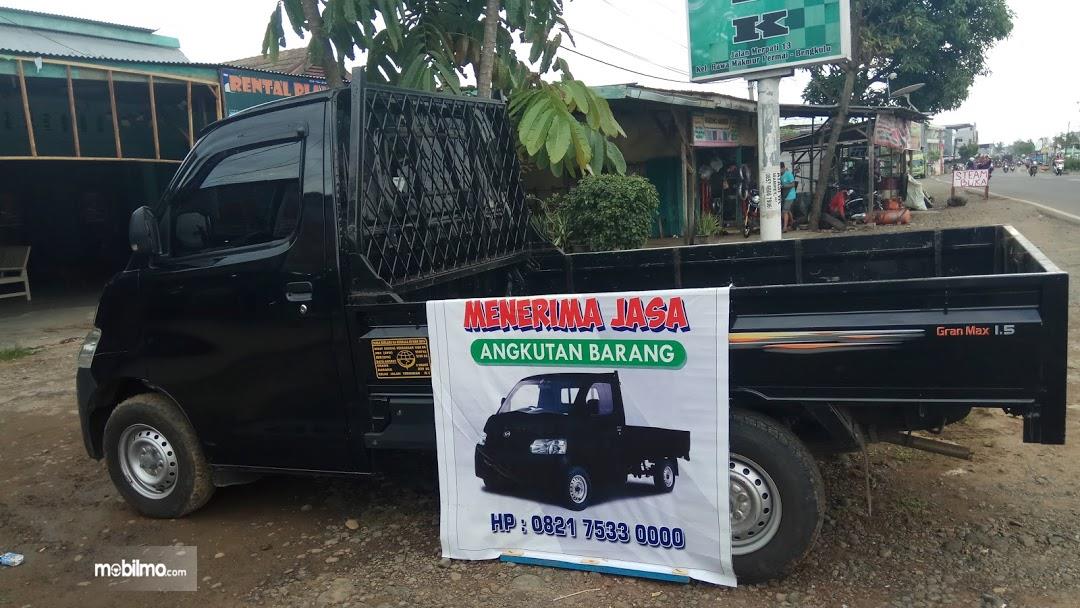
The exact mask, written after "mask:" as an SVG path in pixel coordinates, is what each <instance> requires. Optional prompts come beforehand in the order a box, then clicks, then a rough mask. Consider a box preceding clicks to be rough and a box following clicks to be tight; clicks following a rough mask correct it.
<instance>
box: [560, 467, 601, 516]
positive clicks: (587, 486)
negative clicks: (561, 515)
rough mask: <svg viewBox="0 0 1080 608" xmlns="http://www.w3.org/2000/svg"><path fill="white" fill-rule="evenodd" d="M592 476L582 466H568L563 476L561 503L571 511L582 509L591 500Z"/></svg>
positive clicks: (592, 489)
mask: <svg viewBox="0 0 1080 608" xmlns="http://www.w3.org/2000/svg"><path fill="white" fill-rule="evenodd" d="M596 489H597V488H595V487H593V483H592V477H591V476H590V475H589V472H588V471H586V470H585V469H584V468H583V467H570V468H569V469H568V470H567V471H566V475H564V476H563V483H562V488H561V489H560V491H561V492H562V503H563V506H565V507H566V508H567V509H570V510H571V511H582V510H584V509H585V507H588V506H589V504H590V503H591V502H592V499H593V494H594V493H595V492H596Z"/></svg>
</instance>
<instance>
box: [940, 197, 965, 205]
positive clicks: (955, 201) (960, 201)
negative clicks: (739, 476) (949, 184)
mask: <svg viewBox="0 0 1080 608" xmlns="http://www.w3.org/2000/svg"><path fill="white" fill-rule="evenodd" d="M966 204H967V198H966V197H963V196H950V197H949V200H947V201H945V205H946V206H949V207H963V206H964V205H966Z"/></svg>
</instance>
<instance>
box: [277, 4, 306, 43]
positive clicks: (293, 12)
mask: <svg viewBox="0 0 1080 608" xmlns="http://www.w3.org/2000/svg"><path fill="white" fill-rule="evenodd" d="M282 4H283V5H284V6H285V14H286V15H288V16H289V25H290V26H292V29H293V32H295V33H296V35H297V36H300V37H301V38H303V37H304V29H305V27H306V25H307V17H305V16H304V7H303V5H301V4H300V0H284V2H282Z"/></svg>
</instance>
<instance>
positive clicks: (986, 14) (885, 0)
mask: <svg viewBox="0 0 1080 608" xmlns="http://www.w3.org/2000/svg"><path fill="white" fill-rule="evenodd" d="M860 9H861V11H860V13H861V14H860V15H859V18H860V22H861V28H860V31H859V32H858V33H857V35H858V36H859V38H860V43H861V44H860V45H859V46H860V49H859V51H860V52H859V54H858V55H857V56H856V57H855V62H856V63H857V64H858V66H857V69H856V71H855V82H854V86H853V88H852V95H853V97H854V99H855V100H857V102H858V103H861V104H867V105H885V104H887V103H888V98H887V91H886V86H885V85H886V83H887V82H889V75H890V74H894V73H895V74H896V78H895V79H894V80H892V81H891V87H892V90H894V91H895V90H897V89H899V88H901V87H905V86H908V85H911V84H916V83H920V82H922V83H926V86H925V87H923V88H922V89H920V90H918V91H915V92H914V93H912V94H911V96H910V99H911V103H912V105H914V106H915V107H916V108H919V109H920V110H921V111H923V112H927V113H931V114H933V113H937V112H942V111H945V110H952V109H955V108H957V107H958V106H959V105H960V104H961V103H962V102H963V101H964V100H965V99H967V95H968V90H969V89H970V88H971V85H972V83H974V81H975V78H976V77H977V76H984V75H986V74H989V73H990V66H988V65H987V61H986V57H987V52H988V51H989V50H990V48H991V47H993V45H994V44H995V43H997V42H998V41H1000V40H1003V39H1005V38H1006V37H1008V36H1009V33H1010V32H1011V31H1012V17H1013V13H1012V12H1011V11H1010V10H1009V7H1008V4H1007V2H1006V0H949V1H947V2H942V1H941V0H861V2H860ZM855 35H856V33H855V32H854V30H853V36H855ZM810 76H811V80H810V83H809V84H808V85H807V86H806V89H805V90H804V91H803V98H804V99H805V100H806V101H807V102H809V103H818V104H832V103H836V100H837V93H838V92H839V91H840V90H841V84H842V81H843V77H844V70H843V68H842V67H834V66H819V67H815V68H811V70H810Z"/></svg>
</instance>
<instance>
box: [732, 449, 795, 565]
mask: <svg viewBox="0 0 1080 608" xmlns="http://www.w3.org/2000/svg"><path fill="white" fill-rule="evenodd" d="M729 469H730V471H729V472H730V476H729V478H730V486H731V490H730V495H729V505H730V508H731V513H730V515H731V553H732V554H733V555H745V554H747V553H753V552H754V551H757V550H758V549H761V548H762V547H764V546H765V545H767V544H769V541H771V540H772V538H773V536H775V535H776V531H777V530H778V529H779V528H780V519H781V517H782V515H783V513H782V509H781V503H780V493H779V492H777V489H776V483H775V482H774V481H773V479H772V477H770V476H769V473H768V472H767V471H765V469H764V468H762V467H761V465H759V464H757V463H756V462H754V461H753V460H751V459H749V458H746V457H745V456H740V455H738V454H732V455H731V459H730V464H729Z"/></svg>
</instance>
